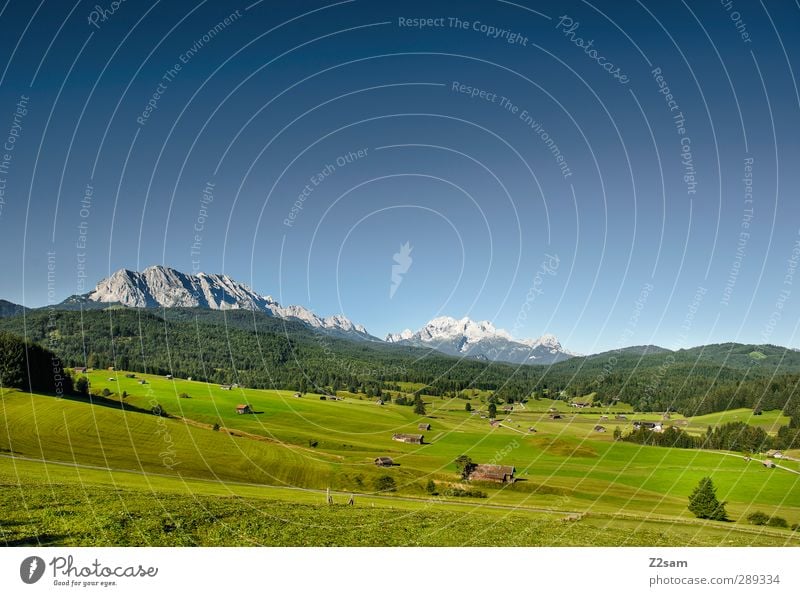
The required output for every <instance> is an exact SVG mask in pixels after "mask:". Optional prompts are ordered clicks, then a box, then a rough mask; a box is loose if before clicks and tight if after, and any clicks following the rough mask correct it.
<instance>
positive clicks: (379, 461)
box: [375, 456, 394, 468]
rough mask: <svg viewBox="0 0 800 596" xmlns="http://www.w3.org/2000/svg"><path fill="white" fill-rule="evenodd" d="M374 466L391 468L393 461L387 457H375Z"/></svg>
mask: <svg viewBox="0 0 800 596" xmlns="http://www.w3.org/2000/svg"><path fill="white" fill-rule="evenodd" d="M375 465H376V466H379V467H381V468H391V467H392V466H393V465H394V460H393V459H392V458H391V457H387V456H381V457H376V458H375Z"/></svg>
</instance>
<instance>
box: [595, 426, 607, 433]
mask: <svg viewBox="0 0 800 596" xmlns="http://www.w3.org/2000/svg"><path fill="white" fill-rule="evenodd" d="M594 432H596V433H604V432H606V427H605V426H600V425H599V424H598V425H596V426H595V427H594Z"/></svg>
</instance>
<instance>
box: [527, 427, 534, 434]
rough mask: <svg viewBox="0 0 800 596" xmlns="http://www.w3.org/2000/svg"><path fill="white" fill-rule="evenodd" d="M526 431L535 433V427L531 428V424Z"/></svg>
mask: <svg viewBox="0 0 800 596" xmlns="http://www.w3.org/2000/svg"><path fill="white" fill-rule="evenodd" d="M528 432H529V433H535V432H536V429H535V428H533V427H532V426H531V427H530V428H529V429H528Z"/></svg>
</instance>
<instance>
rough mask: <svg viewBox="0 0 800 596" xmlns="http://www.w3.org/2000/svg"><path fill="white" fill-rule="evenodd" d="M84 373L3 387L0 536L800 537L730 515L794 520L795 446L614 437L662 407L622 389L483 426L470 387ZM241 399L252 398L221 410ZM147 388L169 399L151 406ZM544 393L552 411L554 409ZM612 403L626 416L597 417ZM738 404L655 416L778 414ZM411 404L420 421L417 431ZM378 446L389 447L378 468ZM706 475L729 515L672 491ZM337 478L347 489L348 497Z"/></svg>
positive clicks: (283, 539) (518, 408) (306, 539)
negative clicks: (45, 388)
mask: <svg viewBox="0 0 800 596" xmlns="http://www.w3.org/2000/svg"><path fill="white" fill-rule="evenodd" d="M89 379H90V382H91V391H92V393H93V394H94V395H95V396H94V397H92V398H80V399H79V398H75V399H72V398H70V399H58V398H55V397H52V396H47V395H36V394H28V393H24V392H21V391H17V390H4V391H3V392H2V399H0V420H2V422H0V425H1V426H2V429H3V430H2V432H0V483H2V486H3V490H2V496H3V513H2V524H1V525H0V527H1V528H2V534H0V537H2V540H5V542H6V543H7V544H35V543H47V544H159V545H160V544H209V545H211V544H220V545H222V544H225V545H230V544H276V545H278V544H280V545H289V544H312V545H313V544H318V545H325V544H353V545H358V544H375V545H381V544H386V545H390V544H420V545H437V544H438V545H459V544H485V545H496V544H505V545H517V544H519V545H523V544H528V545H537V544H554V545H555V544H564V545H567V544H570V545H574V544H585V545H601V544H620V545H623V544H624V545H634V544H635V545H647V544H673V545H683V544H696V545H701V544H702V545H716V544H735V545H745V544H770V545H789V544H792V545H793V544H797V543H798V542H799V541H800V533H797V532H792V531H790V530H787V529H780V528H772V527H760V526H759V527H756V526H752V525H749V524H748V523H747V521H746V519H745V518H746V516H747V515H748V514H749V513H752V512H754V511H763V512H764V513H766V514H768V515H777V516H781V517H783V518H785V519H786V520H787V521H788V522H789V525H791V524H796V523H799V522H800V484H798V483H799V482H800V473H798V472H800V468H798V466H797V464H796V462H787V461H784V462H781V465H783V466H786V468H788V469H783V468H776V469H767V468H765V467H764V466H763V465H762V463H761V461H760V459H753V460H750V461H747V460H745V459H744V458H742V457H741V454H735V453H722V452H710V451H701V450H687V449H670V448H659V447H645V446H640V445H636V444H632V443H625V442H615V441H614V440H613V432H612V431H613V429H614V428H615V427H616V426H620V427H621V428H622V430H628V429H629V428H630V426H631V424H632V422H633V421H634V420H655V419H659V420H660V415H657V414H649V415H638V414H636V413H634V412H632V409H631V407H630V406H628V405H626V404H617V405H616V406H615V407H614V408H607V409H589V408H586V409H576V408H571V407H570V406H569V403H565V402H563V401H557V400H555V401H554V400H549V399H544V398H543V399H539V400H530V401H528V402H527V403H526V404H524V405H520V404H517V405H515V407H514V409H513V410H512V411H510V412H504V411H503V409H502V407H500V408H499V410H500V411H499V413H498V419H499V420H500V425H499V426H495V427H493V426H491V425H490V424H489V420H488V419H487V418H485V417H484V416H485V409H486V407H485V404H484V400H485V397H486V396H484V395H480V394H477V393H476V394H475V395H474V396H473V397H471V398H470V400H469V401H470V403H471V405H472V407H473V411H472V412H468V411H466V410H465V403H466V401H467V400H465V399H460V398H456V399H444V398H440V397H432V396H425V397H424V401H425V404H426V415H425V416H419V415H416V414H414V412H413V408H412V407H409V406H400V405H396V404H385V405H379V404H378V403H377V401H376V399H375V398H372V399H368V398H367V397H366V396H364V395H357V394H348V393H340V394H339V396H340V397H342V398H343V399H341V400H337V401H333V400H330V399H325V400H322V399H320V397H321V396H320V395H318V394H304V395H302V396H301V397H296V396H295V394H294V392H291V391H268V390H254V389H243V388H238V387H233V388H230V389H226V388H223V387H221V386H219V385H211V384H206V383H201V382H195V381H189V380H184V379H167V378H164V377H158V376H153V375H142V374H137V375H136V376H135V377H134V378H129V377H128V376H126V373H125V372H122V371H95V372H91V373H90V374H89ZM142 380H144V381H145V383H144V384H141V381H142ZM420 388H421V387H417V386H414V387H411V386H409V387H405V386H401V389H402V390H408V391H414V390H418V389H420ZM104 390H105V391H104ZM103 393H105V394H107V395H106V397H101V396H100V395H101V394H103ZM239 404H244V405H249V406H250V407H251V409H252V411H253V412H254V413H253V414H237V413H236V406H237V405H239ZM156 406H157V407H158V408H160V409H161V410H162V411H163V412H165V413H166V414H167V416H166V417H164V416H156V415H153V413H152V412H151V410H152V409H153V408H154V407H156ZM553 409H555V410H557V411H558V412H557V413H558V414H559V416H560V418H556V419H553V417H552V415H553V414H554V412H553ZM623 412H624V413H625V414H624V415H625V416H626V418H627V419H626V420H617V419H615V416H617V415H623V414H621V413H623ZM749 415H752V412H751V411H749V410H748V411H744V410H733V411H730V412H724V413H720V414H712V415H707V416H702V417H698V418H694V419H693V418H689V419H684V418H683V417H680V416H677V415H674V414H673V416H672V417H671V419H670V421H669V422H670V423H676V424H677V423H678V422H679V421H680V422H681V424H682V425H683V424H685V425H686V427H687V428H688V429H690V430H692V431H694V430H695V429H697V430H698V432H699V431H700V430H702V431H704V430H705V428H706V427H707V426H708V425H714V424H720V423H724V422H728V421H733V420H740V419H742V420H744V421H746V422H748V423H751V424H759V425H761V426H763V427H764V428H765V430H767V431H768V432H773V431H774V430H776V429H777V427H778V426H779V425H780V424H782V423H783V424H785V420H784V419H783V418H782V417H781V415H780V412H764V413H763V414H762V415H761V416H753V417H752V418H753V420H749V419H747V416H749ZM737 416H740V417H744V418H737ZM604 417H605V418H604ZM606 418H607V419H606ZM421 423H424V424H430V430H424V431H423V430H418V426H419V424H421ZM598 425H601V426H603V427H604V428H605V432H600V431H599V430H597V429H596V427H597V426H598ZM393 433H420V434H424V436H425V444H423V445H413V444H405V443H400V442H396V441H393V440H392V434H393ZM462 454H466V455H469V456H470V457H471V458H472V460H473V461H475V462H477V463H500V464H507V465H513V466H515V467H516V473H517V477H518V478H519V481H518V482H516V483H514V484H510V485H497V484H484V483H480V484H479V483H470V484H465V483H463V482H461V480H460V478H459V476H458V474H457V471H456V468H455V466H454V464H453V461H454V460H455V458H456V457H458V456H459V455H462ZM378 456H389V457H391V458H392V459H393V460H394V462H395V464H396V465H394V466H392V467H390V468H382V467H377V466H375V464H374V463H373V462H374V459H375V458H376V457H378ZM762 459H763V458H762ZM386 476H389V477H390V478H391V479H392V483H391V485H387V484H386V479H385V477H386ZM704 476H711V477H712V479H713V481H714V484H715V485H716V487H717V495H718V497H719V498H720V500H723V501H726V502H727V510H728V513H729V515H730V517H731V519H732V520H733V521H731V522H728V523H721V522H704V521H701V520H697V519H695V518H694V517H693V516H692V515H691V513H689V511H688V510H687V508H686V505H687V497H688V495H689V493H690V492H691V491H692V489H693V488H694V486H695V485H696V484H697V483H698V481H699V480H700V479H701V478H702V477H704ZM431 481H432V483H433V484H432V485H431ZM454 489H477V490H479V491H481V492H482V493H483V494H484V495H485V497H481V496H475V495H473V496H470V497H457V496H453V494H454V493H453V490H454ZM328 490H330V491H331V496H332V499H333V502H334V504H333V505H328V504H327V501H326V491H328ZM432 493H436V494H432ZM350 495H353V499H354V505H352V506H348V505H346V503H347V501H348V500H349V499H350ZM237 511H238V514H237ZM242 512H247V514H246V515H242ZM120 520H127V521H120ZM286 520H290V521H291V524H290V526H291V527H293V528H294V530H295V531H290V527H287V526H286ZM409 522H410V523H409ZM358 525H362V526H364V527H368V528H371V529H370V530H369V531H367V532H366V533H364V534H363V536H362V535H361V534H358V535H357V533H356V532H354V531H351V529H352V528H353V527H354V526H358ZM298 528H299V530H298ZM303 528H306V529H307V531H305V534H304V533H303V532H304V531H302V529H303ZM309 528H310V529H309ZM309 532H310V533H309ZM93 536H94V537H96V538H92V537H93Z"/></svg>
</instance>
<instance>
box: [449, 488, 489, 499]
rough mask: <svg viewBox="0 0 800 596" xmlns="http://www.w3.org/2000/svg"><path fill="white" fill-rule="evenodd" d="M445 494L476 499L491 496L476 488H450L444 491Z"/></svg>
mask: <svg viewBox="0 0 800 596" xmlns="http://www.w3.org/2000/svg"><path fill="white" fill-rule="evenodd" d="M444 495H445V496H447V497H473V498H475V499H485V498H486V497H488V496H489V495H487V494H486V493H485V492H483V491H482V490H477V489H474V488H470V489H463V488H448V489H447V490H446V491H444Z"/></svg>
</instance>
